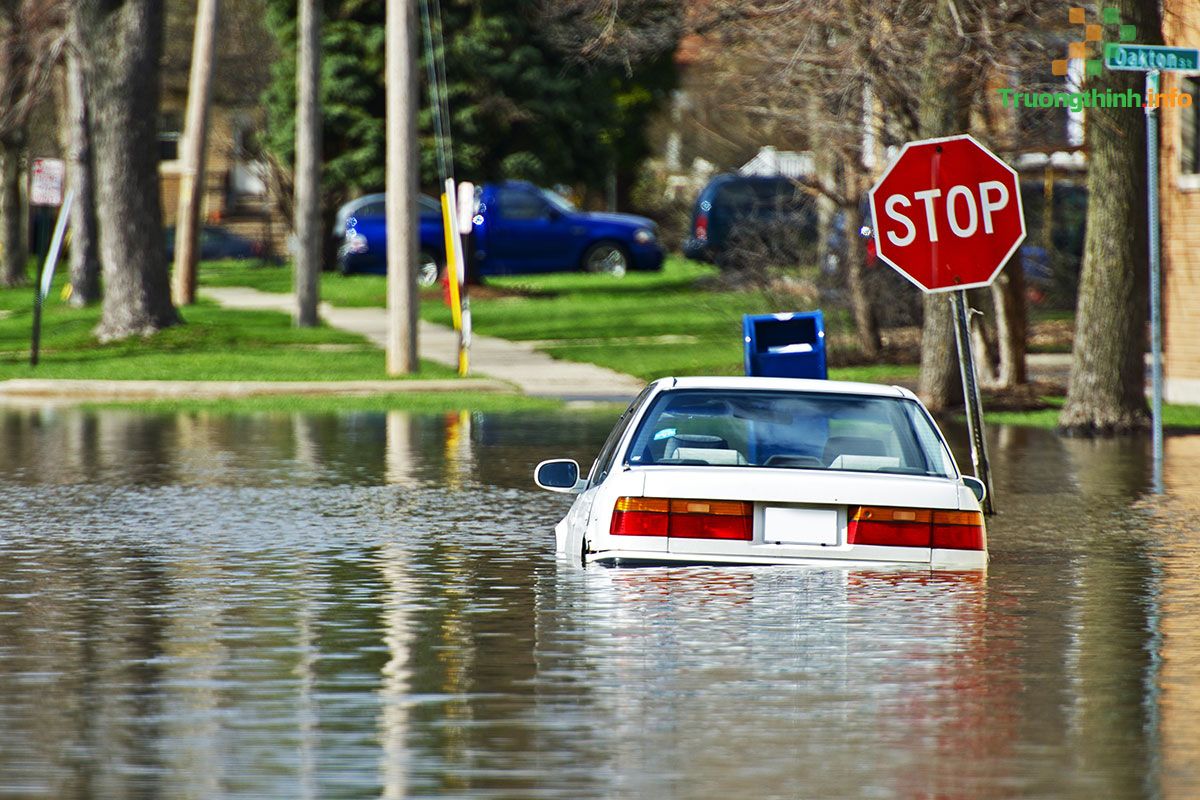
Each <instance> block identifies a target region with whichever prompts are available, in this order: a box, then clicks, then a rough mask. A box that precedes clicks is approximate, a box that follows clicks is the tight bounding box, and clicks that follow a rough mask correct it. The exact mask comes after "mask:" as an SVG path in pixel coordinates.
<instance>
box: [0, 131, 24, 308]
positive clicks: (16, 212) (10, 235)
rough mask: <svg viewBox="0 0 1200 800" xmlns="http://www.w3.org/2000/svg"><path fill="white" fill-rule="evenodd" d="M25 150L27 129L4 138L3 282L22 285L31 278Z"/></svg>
mask: <svg viewBox="0 0 1200 800" xmlns="http://www.w3.org/2000/svg"><path fill="white" fill-rule="evenodd" d="M24 153H25V135H24V131H22V130H17V131H12V132H10V133H9V135H7V136H5V137H3V138H0V286H22V285H24V284H25V283H26V282H27V281H28V280H29V243H28V241H26V237H25V230H26V220H27V219H28V215H27V214H26V213H25V204H24V203H23V202H22V201H23V198H22V192H21V175H22V170H21V166H22V164H21V162H22V160H23V157H24Z"/></svg>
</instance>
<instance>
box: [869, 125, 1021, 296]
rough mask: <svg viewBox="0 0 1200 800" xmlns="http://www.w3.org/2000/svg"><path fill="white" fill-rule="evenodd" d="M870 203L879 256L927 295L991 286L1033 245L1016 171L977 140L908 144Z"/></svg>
mask: <svg viewBox="0 0 1200 800" xmlns="http://www.w3.org/2000/svg"><path fill="white" fill-rule="evenodd" d="M870 198H871V224H872V226H873V227H874V230H875V249H876V251H877V253H878V254H879V257H880V258H882V259H883V260H884V261H886V262H887V263H888V264H890V265H891V266H892V267H894V268H895V269H897V270H898V271H899V272H900V274H902V275H904V277H906V278H908V279H909V280H910V281H912V282H913V283H915V284H916V285H917V286H919V287H921V289H923V290H924V291H926V292H945V291H951V290H954V289H971V288H974V287H976V286H987V285H988V284H990V283H991V282H992V280H993V279H994V278H995V277H996V275H997V274H998V273H999V272H1000V269H1001V268H1002V267H1003V266H1004V264H1005V263H1006V262H1007V261H1008V258H1009V256H1011V255H1012V254H1013V253H1014V252H1016V250H1017V247H1018V246H1019V245H1020V244H1021V241H1022V240H1023V239H1024V238H1025V215H1024V213H1022V210H1021V191H1020V186H1019V184H1018V182H1017V173H1016V171H1015V170H1014V169H1013V168H1012V167H1010V166H1008V165H1007V164H1005V163H1004V162H1003V161H1001V160H1000V159H999V158H997V157H996V156H995V155H994V154H992V153H991V152H990V151H989V150H988V149H987V148H986V147H984V146H983V145H981V144H980V143H979V142H977V141H975V139H974V138H972V137H971V136H967V135H962V136H949V137H946V138H944V139H925V140H923V141H919V142H909V143H908V144H906V145H904V148H903V149H902V150H901V151H900V156H899V157H898V158H897V159H896V160H895V162H893V163H892V165H891V167H889V168H888V170H887V171H886V172H884V173H883V176H882V177H880V179H879V182H878V183H876V184H875V186H874V187H873V188H872V189H871V194H870Z"/></svg>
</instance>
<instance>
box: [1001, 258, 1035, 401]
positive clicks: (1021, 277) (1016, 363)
mask: <svg viewBox="0 0 1200 800" xmlns="http://www.w3.org/2000/svg"><path fill="white" fill-rule="evenodd" d="M992 305H994V306H995V307H996V340H997V342H998V344H999V347H1000V374H999V376H998V379H997V381H996V385H997V386H998V387H999V388H1001V389H1012V388H1015V387H1017V386H1020V385H1022V384H1024V383H1026V382H1027V381H1028V380H1029V378H1028V375H1027V373H1026V369H1025V340H1026V336H1027V334H1028V330H1027V328H1028V322H1027V320H1026V315H1025V273H1024V272H1022V271H1021V263H1020V259H1013V260H1012V261H1009V263H1008V266H1006V267H1005V268H1004V269H1003V271H1001V273H1000V274H999V275H997V276H996V282H995V283H993V284H992Z"/></svg>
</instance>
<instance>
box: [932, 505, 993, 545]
mask: <svg viewBox="0 0 1200 800" xmlns="http://www.w3.org/2000/svg"><path fill="white" fill-rule="evenodd" d="M933 546H934V547H937V548H941V549H944V550H983V549H984V548H985V544H984V539H983V514H981V513H979V512H978V511H935V512H933Z"/></svg>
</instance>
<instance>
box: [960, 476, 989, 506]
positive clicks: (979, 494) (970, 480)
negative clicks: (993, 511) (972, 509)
mask: <svg viewBox="0 0 1200 800" xmlns="http://www.w3.org/2000/svg"><path fill="white" fill-rule="evenodd" d="M962 480H963V483H965V484H966V485H967V488H968V489H970V490H971V494H973V495H975V499H976V500H978V501H979V502H981V503H982V502H983V498H985V497H987V487H986V486H984V485H983V481H981V480H979V478H976V477H974V476H971V475H963V479H962Z"/></svg>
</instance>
